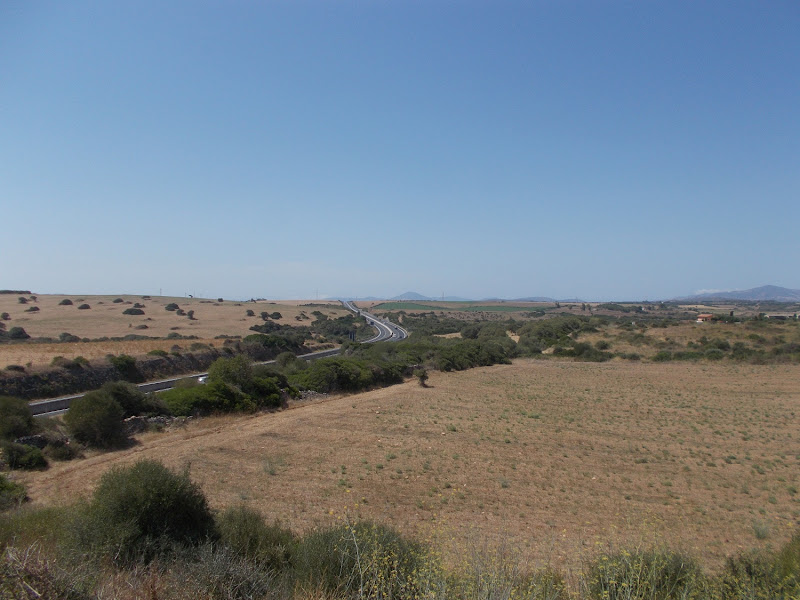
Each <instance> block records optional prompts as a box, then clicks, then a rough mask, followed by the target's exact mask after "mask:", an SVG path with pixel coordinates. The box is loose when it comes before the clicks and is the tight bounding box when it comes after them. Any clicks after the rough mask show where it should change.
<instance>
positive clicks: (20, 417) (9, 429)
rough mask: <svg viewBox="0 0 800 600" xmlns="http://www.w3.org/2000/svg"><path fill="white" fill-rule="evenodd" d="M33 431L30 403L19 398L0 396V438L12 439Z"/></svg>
mask: <svg viewBox="0 0 800 600" xmlns="http://www.w3.org/2000/svg"><path fill="white" fill-rule="evenodd" d="M32 431H33V414H32V413H31V407H30V405H29V404H28V403H27V402H26V401H25V400H21V399H20V398H13V397H11V396H0V439H6V440H14V439H16V438H19V437H22V436H25V435H30V434H31V432H32Z"/></svg>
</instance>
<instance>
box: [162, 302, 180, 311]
mask: <svg viewBox="0 0 800 600" xmlns="http://www.w3.org/2000/svg"><path fill="white" fill-rule="evenodd" d="M178 308H180V307H179V306H178V305H177V304H175V303H174V302H170V303H169V304H167V305H166V306H165V307H164V310H168V311H176V310H178Z"/></svg>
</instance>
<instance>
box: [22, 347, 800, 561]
mask: <svg viewBox="0 0 800 600" xmlns="http://www.w3.org/2000/svg"><path fill="white" fill-rule="evenodd" d="M429 383H430V387H429V388H422V387H420V386H419V385H418V384H417V383H416V382H412V381H408V382H406V383H404V384H401V385H396V386H393V387H389V388H384V389H379V390H375V391H370V392H367V393H362V394H357V395H352V396H338V397H331V398H329V399H325V400H320V401H317V402H314V403H305V404H303V403H298V404H295V405H294V406H292V407H291V408H290V409H289V410H284V411H281V412H277V413H268V414H260V415H253V416H242V417H233V416H228V417H220V418H207V419H202V420H199V421H196V422H193V423H191V424H189V425H188V426H186V427H185V428H182V429H178V430H174V431H168V432H165V433H149V434H144V435H142V436H139V437H138V439H137V442H136V444H135V445H134V446H133V447H132V448H130V449H128V450H123V451H118V452H113V453H106V454H96V455H93V456H89V457H88V458H86V459H82V460H77V461H73V462H69V463H53V464H52V466H51V467H50V468H49V469H48V470H47V471H44V472H33V473H25V474H23V475H20V479H21V480H22V481H23V483H25V485H26V486H27V487H28V493H29V495H30V497H31V498H32V501H33V502H34V503H35V504H38V505H48V504H58V503H63V502H71V501H73V500H74V499H76V498H77V497H79V496H85V495H87V494H89V493H90V492H91V491H92V489H93V486H94V485H95V484H96V482H97V481H98V478H99V477H100V475H101V474H102V473H103V472H105V471H106V470H107V469H109V468H110V467H112V466H114V465H118V464H129V463H132V462H133V461H136V460H138V459H142V458H154V459H158V460H161V461H164V462H165V463H166V464H167V465H168V466H170V467H173V468H181V467H183V466H185V465H190V470H191V476H192V478H193V479H194V480H195V481H197V482H198V483H199V484H200V485H201V487H202V489H203V490H204V492H205V493H206V495H207V496H208V497H209V500H210V502H211V504H212V506H213V507H214V508H217V509H221V508H223V507H226V506H230V505H236V504H239V503H246V504H249V505H251V506H253V507H256V508H257V509H258V510H260V511H261V512H262V513H263V514H265V515H267V516H268V517H269V518H277V519H279V520H280V521H282V522H283V523H284V524H287V525H289V526H291V527H292V528H293V529H295V530H297V531H304V530H308V529H309V528H311V527H313V526H314V525H316V524H325V523H330V522H332V521H335V520H337V519H339V518H342V517H344V516H345V515H347V516H349V517H351V518H356V517H361V518H369V519H374V520H377V521H380V522H385V523H390V524H393V525H395V526H397V527H399V528H401V529H402V530H403V531H405V532H411V533H415V534H417V535H419V536H428V535H434V536H444V537H446V538H448V539H452V540H453V541H454V542H456V543H457V547H460V548H462V549H463V548H466V547H469V545H470V544H474V543H476V540H477V541H478V543H481V542H482V541H484V540H488V541H489V542H490V543H501V542H505V543H509V544H511V545H512V546H513V547H515V548H517V549H519V551H520V552H522V553H523V555H524V556H526V557H527V558H528V559H530V561H531V563H532V564H537V563H538V564H542V563H545V562H548V561H549V562H551V563H552V564H554V565H558V566H559V567H562V568H566V569H573V568H574V569H577V568H578V567H579V566H580V564H579V563H580V562H581V561H582V560H585V559H586V558H587V557H590V556H592V555H593V554H594V553H595V552H597V551H598V549H599V548H600V547H603V548H604V549H605V548H607V547H608V545H609V544H612V545H616V544H621V543H638V542H649V541H652V540H653V539H659V540H663V541H665V542H667V543H668V544H669V545H671V546H672V547H675V548H682V549H685V550H688V551H691V552H692V553H693V554H695V555H697V556H698V557H699V558H701V560H703V561H704V562H705V563H706V565H708V566H710V567H716V566H719V564H720V563H721V561H722V560H723V558H724V557H725V556H727V555H730V554H733V553H736V552H737V551H739V550H740V549H749V548H753V547H759V546H765V545H773V546H778V545H780V544H781V543H782V542H784V541H785V540H786V539H788V538H789V536H790V535H791V533H792V532H795V531H797V526H798V523H799V522H800V495H798V488H800V367H798V366H797V365H770V366H758V365H734V364H730V363H725V364H723V363H668V364H660V363H638V362H622V361H612V362H607V363H600V364H598V363H578V362H570V361H557V360H534V359H520V360H516V361H514V363H513V364H511V365H500V366H494V367H484V368H477V369H472V370H470V371H465V372H459V373H440V372H433V373H431V376H430V380H429ZM445 547H448V545H447V544H445Z"/></svg>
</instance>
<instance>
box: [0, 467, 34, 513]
mask: <svg viewBox="0 0 800 600" xmlns="http://www.w3.org/2000/svg"><path fill="white" fill-rule="evenodd" d="M27 497H28V495H27V494H26V493H25V487H24V486H22V485H20V484H19V483H15V482H13V481H10V480H9V479H8V478H7V477H6V476H5V475H3V474H2V473H0V511H4V510H8V509H9V508H13V507H15V506H19V505H20V504H22V503H23V502H25V499H26V498H27Z"/></svg>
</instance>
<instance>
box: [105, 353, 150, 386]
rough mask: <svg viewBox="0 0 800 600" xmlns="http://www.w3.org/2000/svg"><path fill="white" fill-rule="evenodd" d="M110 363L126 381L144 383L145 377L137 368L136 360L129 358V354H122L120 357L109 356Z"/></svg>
mask: <svg viewBox="0 0 800 600" xmlns="http://www.w3.org/2000/svg"><path fill="white" fill-rule="evenodd" d="M108 362H110V363H111V364H112V365H113V367H114V368H115V369H116V370H117V372H118V373H119V374H120V375H121V376H122V378H123V379H124V380H126V381H132V382H134V383H139V382H141V381H144V377H143V376H142V374H141V373H140V372H139V368H138V367H137V366H136V359H135V358H133V357H132V356H128V355H127V354H120V355H119V356H114V355H113V354H109V356H108Z"/></svg>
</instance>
